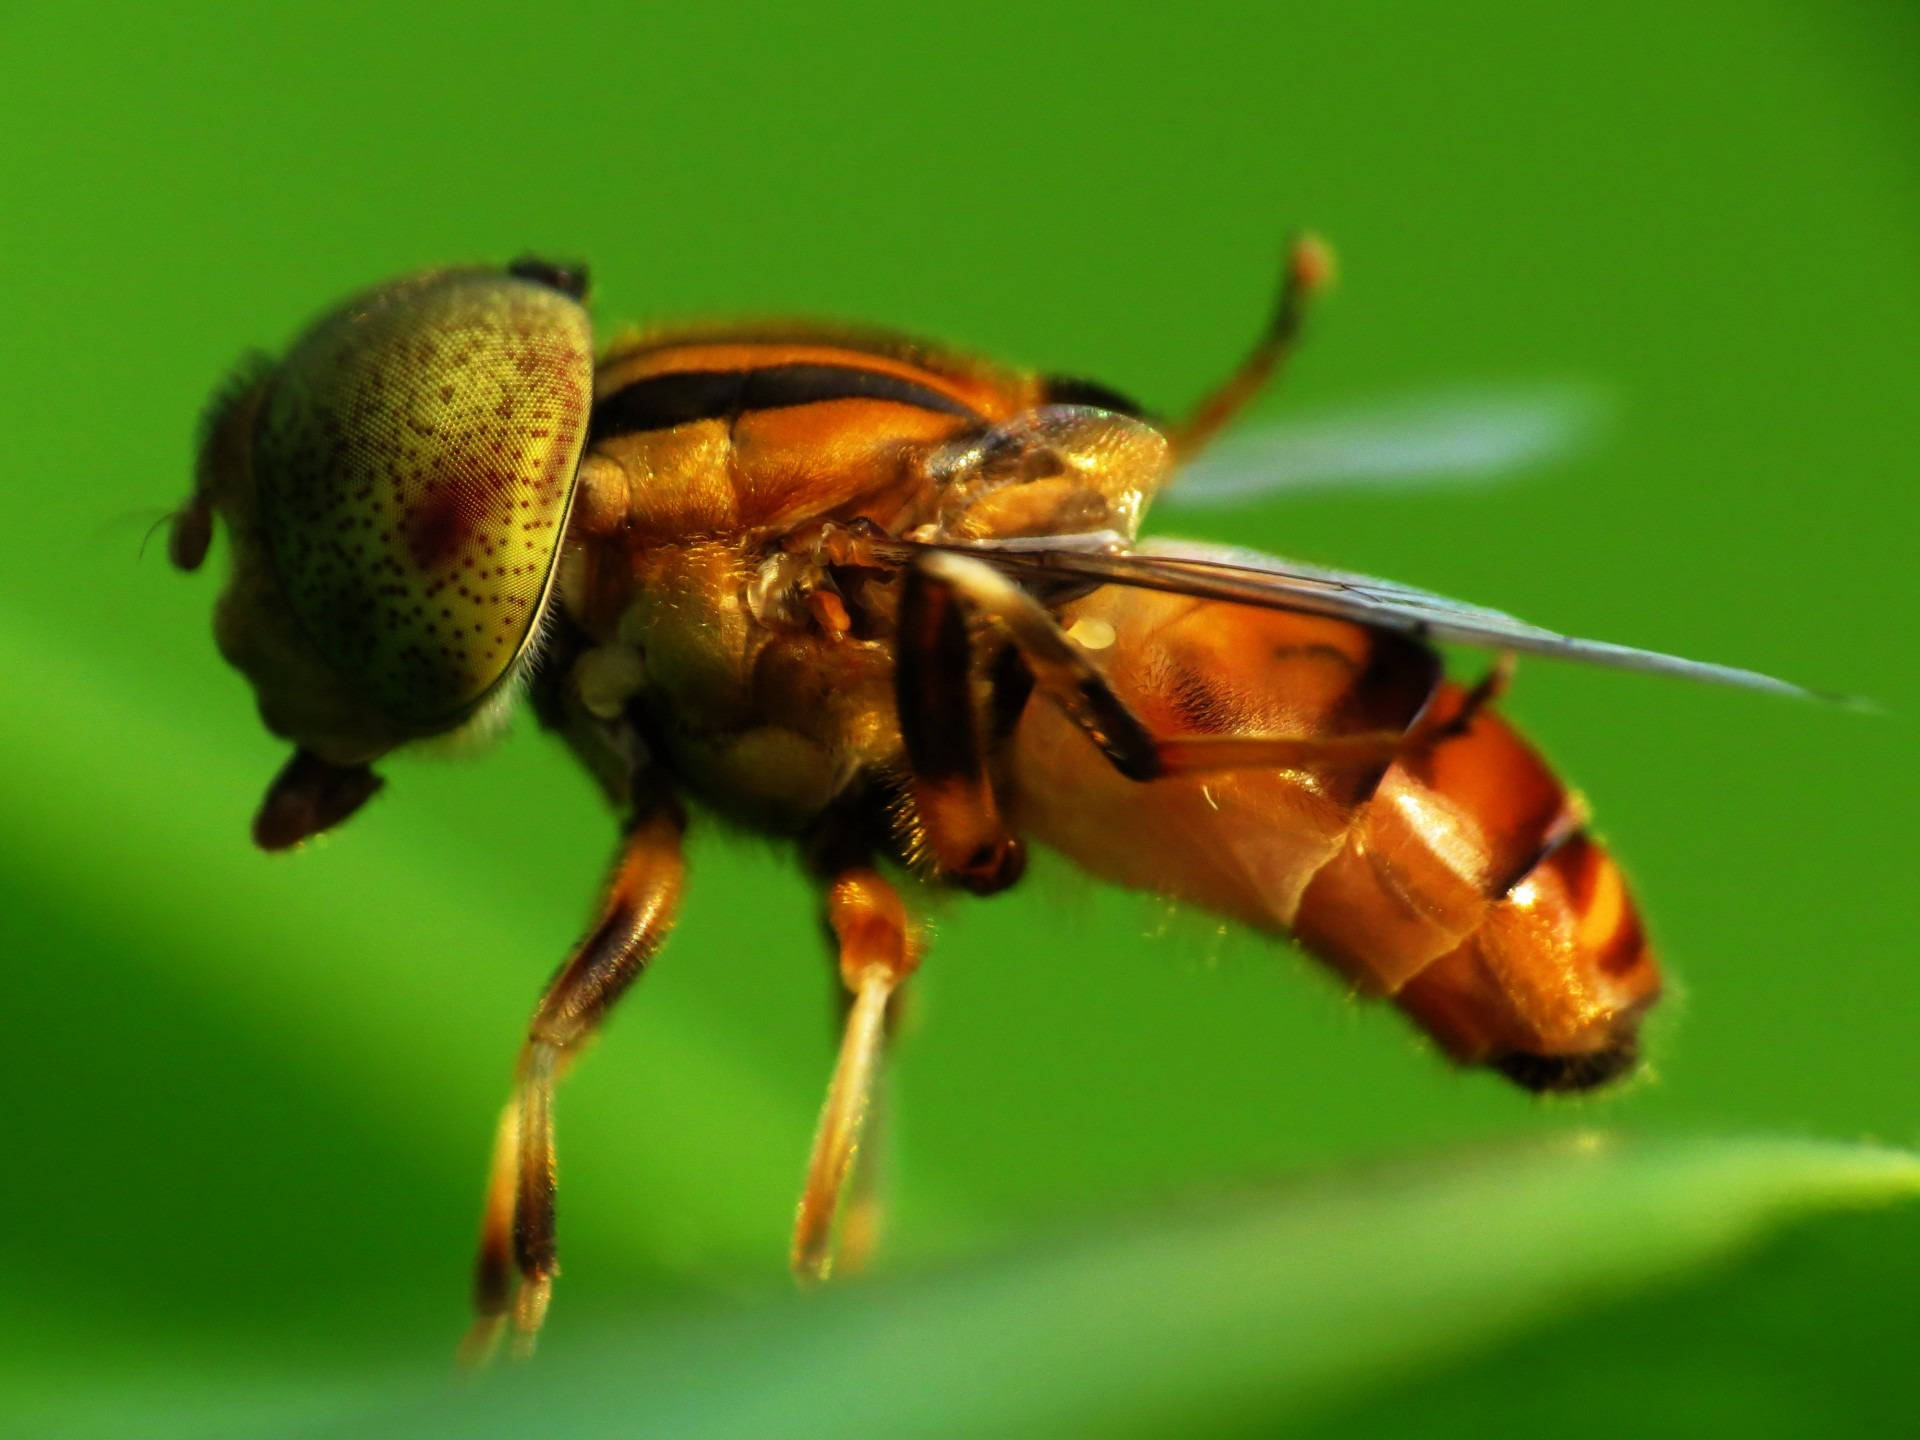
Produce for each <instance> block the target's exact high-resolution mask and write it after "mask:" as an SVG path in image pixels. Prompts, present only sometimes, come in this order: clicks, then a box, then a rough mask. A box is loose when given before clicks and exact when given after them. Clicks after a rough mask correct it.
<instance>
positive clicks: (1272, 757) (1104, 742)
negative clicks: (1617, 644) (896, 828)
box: [901, 551, 1434, 780]
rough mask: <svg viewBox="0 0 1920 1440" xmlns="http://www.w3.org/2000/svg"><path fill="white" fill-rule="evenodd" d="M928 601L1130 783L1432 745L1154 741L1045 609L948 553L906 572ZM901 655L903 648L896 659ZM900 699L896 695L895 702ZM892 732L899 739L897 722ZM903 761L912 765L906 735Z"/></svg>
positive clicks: (1391, 734) (1383, 734)
mask: <svg viewBox="0 0 1920 1440" xmlns="http://www.w3.org/2000/svg"><path fill="white" fill-rule="evenodd" d="M916 574H917V575H918V576H919V577H920V581H919V583H920V584H921V585H922V586H923V587H925V588H926V589H927V590H928V591H930V592H932V591H940V590H945V591H946V592H948V595H949V597H950V599H951V597H956V596H957V597H961V598H964V600H965V601H966V603H968V604H969V605H971V606H973V607H974V608H975V609H977V610H979V611H981V612H983V613H984V614H986V615H987V616H989V617H990V618H991V619H992V620H994V621H995V622H996V623H997V624H998V625H999V626H1000V627H1001V628H1002V629H1003V630H1005V631H1006V633H1007V635H1008V637H1009V638H1010V639H1011V640H1012V641H1013V643H1014V646H1015V647H1016V648H1017V649H1018V650H1019V652H1020V655H1021V658H1022V659H1023V660H1025V661H1026V663H1027V666H1028V668H1029V669H1030V670H1031V671H1032V672H1033V677H1034V683H1035V685H1036V687H1037V688H1038V689H1039V690H1040V692H1041V693H1042V694H1044V695H1045V696H1046V697H1047V699H1048V700H1049V701H1051V702H1052V703H1053V704H1055V705H1057V706H1059V707H1060V709H1061V710H1062V711H1063V712H1064V713H1065V714H1066V716H1067V718H1068V719H1070V720H1072V721H1073V722H1074V724H1075V725H1077V726H1078V727H1079V728H1080V729H1081V730H1082V731H1084V732H1085V734H1086V735H1087V738H1088V739H1090V740H1092V741H1093V743H1094V744H1095V745H1096V746H1098V747H1099V749H1100V752H1101V753H1102V754H1103V755H1105V756H1106V757H1107V760H1108V762H1109V763H1111V764H1112V766H1113V767H1114V769H1116V770H1118V771H1119V772H1120V773H1121V774H1122V775H1125V776H1126V777H1127V778H1128V779H1130V780H1154V779H1159V778H1161V777H1163V776H1169V775H1197V774H1205V773H1209V772H1216V771H1222V770H1288V769H1298V768H1301V767H1305V766H1315V767H1320V768H1335V769H1339V768H1346V767H1354V768H1361V767H1365V766H1369V765H1384V764H1387V763H1390V762H1391V761H1392V760H1394V759H1395V758H1396V757H1398V756H1399V755H1401V754H1404V753H1405V752H1406V751H1407V750H1409V749H1411V748H1415V747H1417V746H1418V745H1421V744H1424V743H1427V742H1428V741H1430V740H1431V739H1432V738H1434V737H1433V736H1432V735H1431V734H1430V733H1429V732H1428V731H1427V730H1426V729H1424V728H1423V727H1422V726H1421V725H1419V724H1415V725H1414V726H1413V727H1412V728H1411V729H1408V730H1404V731H1400V730H1369V731H1361V732H1359V733H1356V734H1350V735H1330V736H1305V737H1296V736H1285V735H1179V736H1156V735H1155V734H1153V733H1152V731H1150V730H1149V729H1148V728H1147V727H1146V725H1145V724H1144V723H1143V722H1142V721H1141V719H1140V718H1139V717H1138V716H1137V715H1135V714H1134V712H1133V711H1132V709H1131V708H1130V707H1129V706H1128V705H1127V703H1126V702H1125V701H1124V700H1122V699H1121V698H1120V697H1119V696H1118V695H1117V694H1115V693H1114V690H1113V687H1112V686H1111V685H1109V684H1108V683H1107V679H1106V677H1105V676H1104V675H1102V674H1101V673H1100V669H1099V667H1098V666H1096V665H1095V664H1094V663H1093V661H1092V660H1090V659H1088V658H1087V656H1086V654H1085V653H1084V652H1083V651H1081V650H1080V648H1079V647H1078V646H1076V645H1075V644H1074V643H1073V641H1072V640H1071V639H1070V638H1068V636H1067V634H1066V632H1065V631H1063V630H1062V629H1061V628H1060V626H1059V623H1058V622H1057V621H1055V619H1054V618H1053V616H1052V615H1051V614H1050V613H1049V612H1048V610H1047V608H1046V607H1045V606H1044V605H1042V604H1041V603H1040V602H1039V601H1038V600H1036V599H1034V598H1033V596H1032V595H1030V594H1028V593H1027V592H1026V591H1025V590H1023V589H1021V588H1020V586H1018V585H1017V584H1015V583H1014V582H1013V581H1012V580H1009V579H1008V578H1007V577H1006V576H1004V575H1002V574H1001V573H1000V572H999V571H998V570H996V569H994V568H993V567H992V566H991V565H988V564H986V563H985V562H983V561H980V560H975V559H972V558H971V557H969V556H965V555H959V554H955V553H954V552H952V551H929V552H923V553H922V555H921V556H920V557H919V558H918V560H917V561H916V563H915V567H914V569H913V570H912V571H909V580H908V584H909V587H910V588H911V586H912V584H913V576H914V575H916ZM906 654H907V651H906V649H905V648H904V647H903V649H902V652H901V659H902V660H904V659H905V657H906ZM903 693H904V692H903ZM901 719H902V729H903V730H906V729H907V727H906V724H905V720H906V717H905V713H904V709H903V713H902V717H901ZM908 737H909V738H908V755H909V757H910V758H912V759H914V761H915V765H916V768H917V766H918V763H919V761H918V757H917V756H915V755H914V751H913V744H912V738H911V732H910V731H908Z"/></svg>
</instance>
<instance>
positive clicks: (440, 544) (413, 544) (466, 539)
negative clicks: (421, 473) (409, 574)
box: [407, 485, 474, 570]
mask: <svg viewBox="0 0 1920 1440" xmlns="http://www.w3.org/2000/svg"><path fill="white" fill-rule="evenodd" d="M473 524H474V517H473V513H472V511H471V510H470V509H469V507H468V506H467V505H466V504H465V503H464V501H463V498H462V496H461V493H460V490H459V489H458V487H456V486H451V485H447V486H441V487H439V488H437V489H435V490H434V491H433V492H432V493H430V494H429V495H427V496H426V497H425V498H424V499H422V500H421V501H420V503H419V505H418V507H417V508H416V509H415V510H414V511H413V513H412V514H411V515H410V516H408V518H407V552H408V554H410V555H411V556H412V557H413V563H414V565H415V566H416V567H417V568H418V569H421V570H438V569H440V568H441V567H443V566H445V565H447V564H450V563H451V562H452V560H453V558H454V557H455V556H456V555H458V554H459V553H460V552H461V551H462V550H464V549H466V548H467V546H469V545H470V544H471V543H472V542H473Z"/></svg>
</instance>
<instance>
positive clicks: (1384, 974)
mask: <svg viewBox="0 0 1920 1440" xmlns="http://www.w3.org/2000/svg"><path fill="white" fill-rule="evenodd" d="M1063 619H1064V621H1065V622H1066V623H1068V624H1070V625H1073V626H1074V627H1075V629H1074V634H1075V636H1076V638H1082V639H1083V640H1084V642H1085V643H1086V644H1087V645H1088V647H1089V649H1090V651H1091V653H1092V654H1093V655H1094V657H1095V658H1096V660H1097V661H1098V662H1099V664H1100V665H1101V668H1102V669H1103V670H1104V671H1105V672H1106V674H1107V675H1108V676H1109V677H1110V679H1111V681H1112V683H1113V685H1114V687H1115V688H1116V689H1117V690H1118V691H1119V693H1120V694H1121V696H1122V697H1123V698H1125V699H1126V700H1127V701H1128V703H1129V704H1131V705H1132V706H1133V707H1134V709H1135V710H1136V711H1137V712H1138V713H1139V714H1140V715H1141V716H1142V718H1143V719H1145V721H1146V722H1147V724H1148V725H1149V727H1151V728H1152V729H1153V730H1154V731H1155V732H1156V733H1159V734H1163V735H1192V734H1239V735H1285V736H1299V737H1323V738H1324V737H1332V736H1339V735H1352V734H1359V733H1363V732H1369V731H1380V730H1391V731H1395V732H1405V731H1409V730H1412V729H1413V728H1414V727H1415V726H1416V723H1417V725H1418V727H1419V728H1418V730H1417V731H1416V732H1415V733H1416V734H1418V735H1421V736H1425V737H1428V738H1426V739H1423V740H1418V741H1415V742H1413V743H1411V744H1410V746H1409V748H1408V749H1407V750H1406V751H1405V752H1403V753H1402V755H1401V756H1400V758H1399V759H1397V760H1395V761H1394V762H1393V763H1392V764H1390V765H1386V766H1384V767H1382V766H1381V765H1380V764H1378V763H1377V762H1376V763H1371V764H1367V765H1364V766H1361V767H1359V768H1355V769H1351V770H1346V771H1342V770H1337V769H1321V770H1315V771H1256V772H1232V773H1222V774H1216V775H1209V776H1200V777H1194V778H1180V779H1167V780H1157V781H1153V782H1150V783H1147V784H1138V783H1135V782H1131V781H1128V780H1125V779H1123V778H1121V777H1119V776H1118V775H1116V774H1114V773H1113V771H1112V770H1111V769H1110V768H1109V767H1108V766H1107V765H1106V763H1105V762H1104V760H1103V759H1102V758H1101V757H1100V756H1099V754H1098V753H1097V752H1096V751H1095V750H1094V748H1093V747H1092V746H1091V745H1089V744H1088V743H1087V741H1086V739H1085V737H1084V736H1082V735H1081V734H1079V733H1078V732H1077V731H1075V730H1074V729H1073V728H1072V726H1071V725H1070V724H1069V723H1068V722H1067V721H1066V720H1065V719H1064V718H1062V717H1061V716H1060V715H1059V714H1058V712H1057V711H1055V710H1054V709H1053V707H1051V706H1048V705H1045V704H1043V703H1038V702H1036V703H1033V704H1031V705H1029V706H1028V707H1027V710H1026V713H1025V714H1024V715H1023V717H1022V719H1021V721H1020V724H1019V728H1018V730H1017V731H1016V733H1015V737H1014V742H1013V772H1014V773H1013V776H1012V781H1013V789H1014V792H1015V798H1014V804H1015V811H1016V815H1017V818H1018V821H1019V823H1020V824H1021V826H1022V827H1023V828H1024V829H1026V830H1027V831H1028V832H1029V833H1031V834H1032V835H1033V836H1034V837H1035V838H1037V839H1039V840H1041V841H1043V842H1044V843H1046V844H1048V845H1051V846H1053V847H1054V848H1056V849H1058V850H1060V851H1062V852H1064V853H1065V854H1066V855H1068V856H1069V857H1070V858H1071V859H1073V860H1074V861H1075V862H1076V863H1077V864H1079V865H1080V866H1082V867H1083V868H1085V869H1087V870H1090V871H1092V872H1093V873H1095V874H1098V875H1102V876H1104V877H1106V878H1108V879H1112V880H1116V881H1118V882H1120V883H1121V884H1124V885H1129V886H1132V887H1134V888H1138V889H1143V890H1149V891H1154V892H1157V893H1160V894H1164V895H1167V896H1170V897H1172V898H1175V899H1178V900H1182V901H1187V902H1190V903H1192V904H1195V905H1199V906H1201V907H1203V908H1205V909H1207V910H1210V911H1212V912H1214V913H1216V914H1219V915H1222V916H1225V917H1227V918H1230V919H1233V920H1236V921H1239V922H1241V923H1244V924H1247V925H1251V926H1254V927H1257V928H1259V929H1262V930H1267V931H1270V932H1281V933H1286V934H1291V935H1293V936H1294V937H1295V938H1297V939H1298V940H1299V941H1300V942H1301V944H1303V945H1304V946H1305V947H1306V948H1307V949H1308V950H1310V951H1311V952H1313V953H1314V954H1315V955H1317V956H1319V957H1320V958H1322V959H1324V960H1326V961H1327V962H1328V963H1330V964H1331V965H1333V966H1334V967H1335V968H1336V969H1338V970H1339V971H1340V972H1341V973H1342V974H1343V975H1345V976H1346V977H1347V978H1348V980H1349V981H1350V982H1351V983H1352V984H1353V985H1354V986H1355V988H1356V989H1358V990H1360V991H1361V992H1363V993H1366V994H1373V995H1383V996H1387V997H1390V998H1392V1000H1393V1001H1394V1003H1395V1004H1397V1005H1399V1006H1400V1008H1401V1009H1403V1010H1404V1011H1406V1012H1407V1014H1408V1015H1409V1016H1411V1017H1412V1018H1413V1020H1414V1021H1415V1022H1416V1023H1417V1024H1419V1025H1420V1026H1421V1027H1422V1028H1423V1029H1425V1030H1426V1031H1427V1032H1428V1033H1429V1034H1430V1035H1432V1036H1433V1037H1434V1039H1435V1040H1436V1041H1438V1042H1439V1044H1440V1045H1441V1046H1442V1047H1443V1048H1444V1049H1445V1050H1446V1051H1447V1053H1448V1054H1449V1055H1451V1056H1452V1057H1453V1058H1454V1059H1456V1060H1458V1061H1460V1062H1462V1063H1466V1064H1484V1065H1491V1066H1494V1067H1497V1068H1498V1069H1500V1070H1502V1071H1503V1072H1504V1073H1506V1074H1507V1075H1509V1076H1510V1077H1512V1078H1513V1079H1514V1080H1516V1081H1518V1082H1519V1083H1520V1084H1523V1085H1526V1086H1528V1087H1529V1088H1533V1089H1580V1088H1585V1087H1588V1086H1591V1085H1597V1084H1600V1083H1602V1082H1604V1081H1606V1080H1608V1079H1611V1078H1612V1077H1614V1076H1615V1075H1618V1074H1620V1073H1621V1072H1622V1071H1624V1070H1626V1069H1628V1068H1630V1067H1631V1065H1632V1062H1633V1057H1634V1035H1635V1031H1636V1030H1637V1028H1638V1023H1639V1018H1640V1016H1641V1014H1642V1013H1643V1012H1644V1011H1645V1010H1646V1009H1647V1008H1648V1007H1649V1006H1650V1005H1651V1004H1652V1003H1653V1001H1654V1000H1655V999H1656V998H1657V997H1658V995H1659V990H1660V978H1659V971H1658V969H1657V967H1656V966H1655V964H1654V961H1653V957H1652V955H1651V953H1650V952H1649V950H1648V947H1647V944H1646V941H1645V938H1644V936H1643V934H1642V931H1641V928H1640V923H1639V919H1638V916H1637V915H1636V913H1635V911H1634V907H1633V902H1632V900H1631V898H1630V897H1629V896H1628V894H1627V891H1626V888H1625V885H1624V883H1623V881H1622V878H1621V875H1620V872H1619V870H1618V869H1617V867H1616V866H1615V865H1614V863H1613V861H1612V859H1611V858H1610V857H1609V856H1608V855H1607V853H1606V851H1605V850H1604V849H1602V848H1601V846H1600V845H1599V844H1598V843H1597V842H1595V841H1594V840H1592V839H1591V838H1590V837H1589V836H1588V835H1587V834H1586V832H1585V830H1584V828H1583V827H1582V824H1581V817H1580V814H1579V810H1578V807H1577V804H1576V802H1574V800H1573V799H1572V797H1570V796H1569V795H1568V793H1567V791H1566V789H1565V788H1564V787H1563V786H1562V785H1561V784H1560V783H1559V781H1558V780H1556V779H1555V778H1554V776H1553V774H1552V772H1551V771H1550V770H1549V769H1548V768H1547V767H1546V765H1545V763H1544V762H1543V761H1542V760H1541V759H1540V757H1539V756H1538V755H1537V754H1536V753H1535V752H1534V751H1533V750H1532V749H1531V748H1530V747H1529V746H1528V745H1527V744H1526V743H1525V742H1524V741H1523V740H1521V739H1520V737H1519V736H1518V735H1516V734H1515V733H1514V732H1513V730H1512V729H1510V728H1509V727H1508V726H1507V725H1506V724H1505V723H1504V722H1503V721H1502V720H1500V719H1499V717H1498V716H1496V715H1494V714H1492V713H1491V712H1490V711H1488V710H1485V709H1482V710H1480V711H1478V712H1477V713H1475V714H1473V715H1472V716H1471V718H1470V719H1468V720H1467V721H1466V722H1465V724H1464V725H1461V726H1458V727H1457V728H1452V729H1449V728H1448V727H1447V725H1446V724H1445V722H1446V720H1447V719H1448V717H1450V716H1454V715H1457V714H1458V713H1459V711H1460V707H1461V705H1462V701H1463V699H1464V696H1463V692H1462V691H1461V690H1460V688H1459V687H1458V686H1456V685H1453V684H1450V683H1448V682H1446V681H1445V680H1444V679H1443V678H1442V677H1441V673H1440V666H1439V661H1438V658H1437V657H1436V656H1435V655H1434V654H1433V652H1432V651H1431V650H1429V649H1427V648H1426V647H1425V646H1423V645H1420V644H1418V643H1417V642H1414V641H1411V640H1408V639H1404V638H1402V637H1399V636H1396V635H1392V634H1388V633H1385V632H1380V631H1373V630H1368V629H1365V628H1363V627H1361V626H1357V625H1352V624H1348V623H1345V622H1343V621H1336V620H1326V619H1320V618H1318V617H1313V616H1304V615H1291V614H1284V613H1276V612H1271V611H1256V610H1251V609H1247V608H1244V607H1240V606H1234V605H1226V604H1219V603H1214V602H1208V601H1196V600H1192V599H1188V598H1184V597H1180V596H1173V595H1165V594H1161V593H1158V592H1154V591H1148V590H1137V589H1134V590H1123V589H1119V588H1108V589H1104V590H1100V591H1096V592H1095V593H1093V594H1092V595H1089V596H1087V597H1086V598H1085V599H1083V600H1080V601H1078V602H1075V603H1074V604H1073V605H1071V606H1069V607H1067V610H1066V612H1065V614H1064V615H1063Z"/></svg>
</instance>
